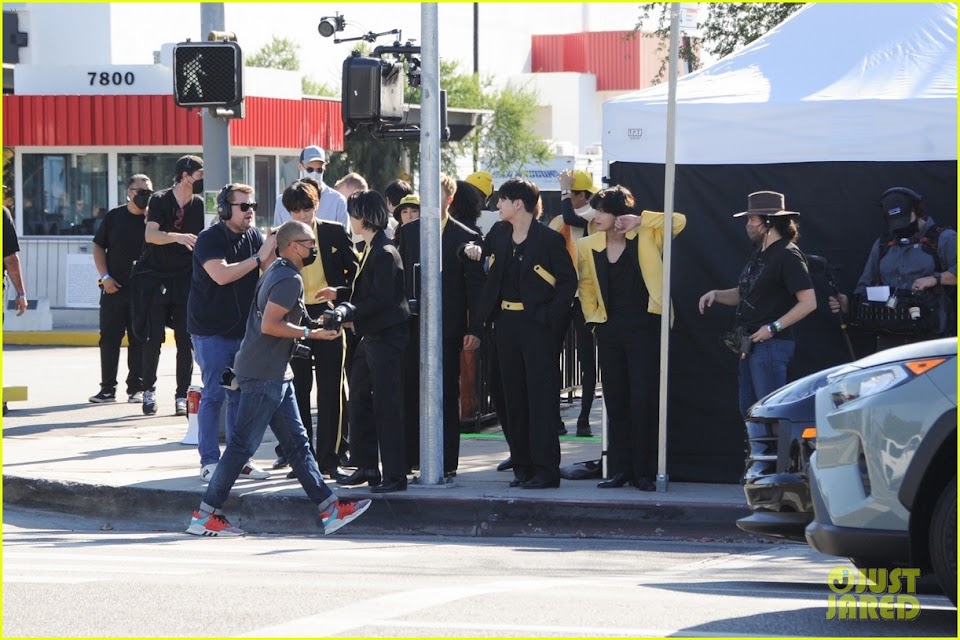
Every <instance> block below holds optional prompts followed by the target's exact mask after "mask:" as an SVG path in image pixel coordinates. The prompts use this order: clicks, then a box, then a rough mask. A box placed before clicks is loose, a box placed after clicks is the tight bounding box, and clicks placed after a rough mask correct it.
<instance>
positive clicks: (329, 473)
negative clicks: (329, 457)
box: [321, 467, 347, 480]
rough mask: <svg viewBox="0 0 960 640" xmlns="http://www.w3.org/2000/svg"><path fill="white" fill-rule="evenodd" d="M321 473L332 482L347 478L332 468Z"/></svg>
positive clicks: (338, 470)
mask: <svg viewBox="0 0 960 640" xmlns="http://www.w3.org/2000/svg"><path fill="white" fill-rule="evenodd" d="M321 473H322V474H323V475H325V476H327V477H328V478H330V479H331V480H340V479H341V478H346V477H347V476H346V475H344V474H342V473H340V469H338V468H336V467H332V468H330V469H323V470H322V471H321Z"/></svg>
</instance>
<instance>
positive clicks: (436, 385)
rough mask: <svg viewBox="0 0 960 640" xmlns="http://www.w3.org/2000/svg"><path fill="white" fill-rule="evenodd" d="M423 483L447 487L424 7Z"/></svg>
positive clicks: (431, 82) (432, 48)
mask: <svg viewBox="0 0 960 640" xmlns="http://www.w3.org/2000/svg"><path fill="white" fill-rule="evenodd" d="M420 24H421V30H420V33H421V41H422V47H421V56H420V59H421V76H420V82H421V84H420V202H421V204H420V278H421V287H420V481H419V482H420V485H424V486H442V485H443V484H444V478H443V385H442V380H443V349H442V345H441V342H440V337H441V336H442V335H443V333H442V331H443V329H442V326H441V325H442V322H443V315H442V301H441V299H440V295H441V293H440V58H439V53H438V51H439V50H438V31H439V23H438V12H437V5H436V3H434V2H424V3H423V4H421V5H420Z"/></svg>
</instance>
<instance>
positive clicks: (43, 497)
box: [3, 476, 752, 539]
mask: <svg viewBox="0 0 960 640" xmlns="http://www.w3.org/2000/svg"><path fill="white" fill-rule="evenodd" d="M338 495H339V496H340V497H341V498H345V499H351V498H356V499H360V498H367V497H369V498H371V499H372V500H373V501H374V504H373V505H372V508H371V509H370V510H369V511H368V512H367V514H366V515H365V516H364V517H363V518H362V519H360V520H358V521H357V522H356V523H355V524H352V525H351V526H350V529H349V531H350V534H351V535H365V536H391V535H393V536H419V535H425V536H465V537H537V538H621V539H640V538H651V537H656V538H676V537H691V536H704V535H712V536H725V537H734V538H744V539H747V538H752V536H751V535H749V534H745V533H744V532H742V531H740V530H739V529H738V528H737V526H736V521H737V519H739V518H742V517H744V516H746V515H749V513H750V512H749V510H748V509H747V508H746V507H745V506H744V505H742V504H713V503H670V504H667V503H657V502H649V503H637V502H635V501H634V502H628V501H623V502H605V503H602V504H601V503H585V502H577V501H570V500H558V499H551V498H545V497H539V496H538V497H536V498H485V497H479V498H472V499H470V498H468V499H463V498H460V499H451V498H449V497H444V496H442V495H436V494H428V493H420V492H419V491H416V490H413V491H409V492H406V493H403V494H393V495H389V496H384V495H376V494H372V495H371V494H369V492H367V491H364V490H357V489H354V490H348V491H343V492H341V493H340V494H338ZM201 497H202V496H201V493H200V492H199V491H197V492H190V491H169V490H161V489H152V488H146V487H136V486H131V487H111V486H104V485H89V484H82V483H77V482H61V481H51V480H43V479H36V478H22V477H17V476H4V478H3V503H4V505H5V506H11V505H16V506H20V507H25V508H31V509H39V510H43V511H52V512H56V513H62V514H74V515H82V516H87V517H93V518H99V519H104V520H107V521H109V520H118V521H122V520H129V519H134V518H135V519H136V520H137V521H138V522H140V523H141V524H144V525H149V526H151V527H155V528H157V529H159V530H163V531H177V530H182V529H185V528H186V526H187V525H188V524H189V514H190V513H191V512H192V511H193V509H195V508H196V507H197V504H198V503H199V501H200V498H201ZM226 511H227V514H228V516H231V519H232V520H234V522H235V524H237V525H238V526H240V527H242V528H243V529H245V530H246V531H248V532H250V533H256V534H265V533H279V534H321V533H322V527H321V526H320V521H319V519H318V518H317V517H316V511H315V509H314V508H313V505H312V503H311V502H310V501H309V500H308V499H307V498H306V497H305V496H298V497H288V496H282V495H276V494H259V493H252V494H246V495H237V494H235V493H234V494H231V498H230V500H229V502H228V503H227V506H226Z"/></svg>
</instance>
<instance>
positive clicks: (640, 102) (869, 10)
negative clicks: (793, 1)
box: [603, 3, 957, 164]
mask: <svg viewBox="0 0 960 640" xmlns="http://www.w3.org/2000/svg"><path fill="white" fill-rule="evenodd" d="M666 103H667V85H666V84H662V85H658V86H655V87H651V88H650V89H647V90H644V91H639V92H636V93H632V94H628V95H625V96H621V97H619V98H615V99H613V100H609V101H607V102H606V103H605V104H604V107H603V128H604V137H603V154H604V160H605V161H607V162H653V163H662V162H663V161H664V150H665V148H666V137H665V136H666V107H667V105H666ZM956 124H957V5H956V4H947V3H941V4H925V3H912V4H811V5H808V6H806V7H804V8H802V9H800V10H799V11H797V12H796V13H795V14H794V15H792V16H791V17H790V18H788V19H787V20H786V21H784V22H783V23H782V24H780V25H779V26H778V27H776V28H774V29H773V30H771V31H770V32H769V33H767V34H766V35H764V36H763V37H762V38H760V39H758V40H756V41H755V42H753V43H751V44H750V45H748V46H747V47H744V48H743V49H742V50H740V51H738V52H736V53H733V54H731V55H729V56H727V57H725V58H723V59H722V60H720V61H719V62H717V63H715V64H713V65H711V66H709V67H707V68H705V69H702V70H700V71H697V72H695V73H692V74H690V75H688V76H686V77H684V78H681V79H680V80H679V82H678V83H677V142H676V145H677V146H676V161H677V164H765V163H789V162H819V161H876V160H901V161H903V160H953V159H956V157H957V129H956Z"/></svg>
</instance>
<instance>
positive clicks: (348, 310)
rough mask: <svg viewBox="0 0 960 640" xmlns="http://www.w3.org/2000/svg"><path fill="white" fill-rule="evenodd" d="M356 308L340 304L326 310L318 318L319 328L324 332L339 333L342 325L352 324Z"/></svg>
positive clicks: (343, 303) (348, 304)
mask: <svg viewBox="0 0 960 640" xmlns="http://www.w3.org/2000/svg"><path fill="white" fill-rule="evenodd" d="M356 313H357V308H356V307H355V306H353V305H352V304H350V303H349V302H341V303H340V304H338V305H337V306H336V307H334V308H333V309H327V310H326V311H324V312H323V315H322V316H320V326H321V327H322V328H323V329H325V330H326V331H340V329H341V328H342V327H343V325H344V324H346V323H348V322H353V317H354V315H356Z"/></svg>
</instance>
